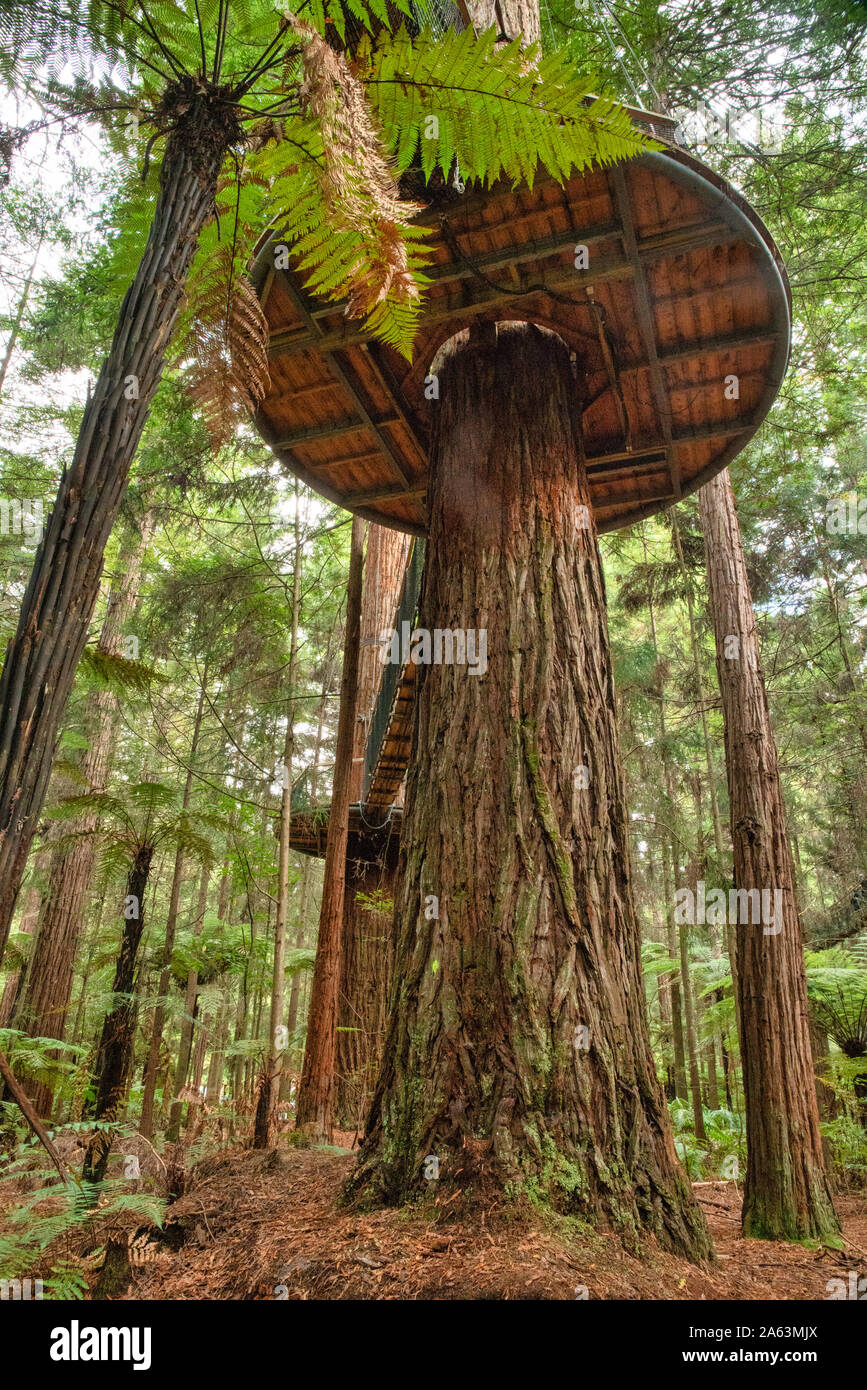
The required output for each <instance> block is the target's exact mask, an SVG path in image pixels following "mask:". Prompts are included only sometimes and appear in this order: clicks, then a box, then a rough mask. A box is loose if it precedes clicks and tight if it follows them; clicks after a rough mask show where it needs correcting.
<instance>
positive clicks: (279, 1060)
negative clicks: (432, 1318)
mask: <svg viewBox="0 0 867 1390" xmlns="http://www.w3.org/2000/svg"><path fill="white" fill-rule="evenodd" d="M300 507H301V490H300V488H299V486H298V483H297V481H296V483H295V564H294V570H293V575H292V616H291V632H292V636H291V640H290V644H289V671H288V686H289V697H288V701H287V706H286V741H285V743H284V745H283V780H284V785H283V796H282V798H281V802H280V854H279V862H278V880H277V920H276V923H275V925H274V979H273V981H272V985H271V1017H270V1029H269V1034H268V1062H267V1072H266V1076H265V1081H264V1084H263V1086H262V1089H261V1091H260V1093H259V1104H258V1106H257V1108H256V1119H255V1123H254V1126H253V1148H254V1149H266V1148H267V1147H268V1145H269V1144H272V1143H273V1142H274V1140H275V1138H276V1134H277V1103H278V1100H279V1098H280V1073H281V1071H282V1068H283V1056H284V1053H285V1051H286V1044H287V1041H288V1029H287V1028H286V1026H285V1024H284V1022H283V1019H284V1017H285V1002H286V922H287V920H288V918H289V852H290V850H291V847H292V761H293V756H294V753H295V694H296V690H295V687H296V684H297V675H298V670H297V668H298V626H299V623H300V621H301V572H302V567H303V550H302V544H301V540H302V537H301V514H300Z"/></svg>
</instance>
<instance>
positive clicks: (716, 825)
mask: <svg viewBox="0 0 867 1390" xmlns="http://www.w3.org/2000/svg"><path fill="white" fill-rule="evenodd" d="M670 515H671V536H672V541H673V543H674V553H675V555H676V556H677V562H678V566H679V568H680V576H681V579H682V581H683V589H684V594H685V595H686V608H687V613H688V615H689V646H690V652H691V654H692V669H693V674H694V676H695V685H696V691H697V694H698V709H699V715H700V717H701V733H702V742H703V744H704V762H705V769H706V771H707V791H708V796H709V797H710V813H711V822H712V824H713V843H714V849H715V850H716V855H717V860H718V861H719V863H723V860H724V855H725V848H724V846H723V834H722V822H721V820H720V814H719V802H718V800H717V794H716V776H715V774H714V767H713V755H712V753H711V746H710V733H709V732H708V727H707V710H706V708H705V694H704V674H703V672H702V669H701V654H700V652H699V646H698V630H697V625H696V620H695V605H694V603H693V601H692V585H691V583H690V577H689V573H688V571H687V568H686V562H685V561H684V558H683V546H682V545H681V541H680V527H679V525H678V521H677V512H676V509H675V508H672V510H671V513H670Z"/></svg>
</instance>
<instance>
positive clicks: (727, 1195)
mask: <svg viewBox="0 0 867 1390" xmlns="http://www.w3.org/2000/svg"><path fill="white" fill-rule="evenodd" d="M348 1138H349V1136H347V1139H348ZM353 1163H354V1156H353V1155H352V1154H351V1153H350V1152H348V1151H346V1150H344V1151H340V1150H304V1149H294V1148H290V1147H288V1146H287V1147H286V1148H282V1147H281V1148H280V1149H278V1150H276V1151H272V1152H270V1153H263V1152H252V1151H249V1150H235V1151H230V1152H225V1153H221V1154H219V1155H215V1156H214V1157H212V1158H209V1159H206V1160H204V1161H202V1162H201V1163H200V1164H198V1166H197V1167H196V1168H195V1169H193V1170H192V1172H191V1173H190V1175H189V1177H188V1179H187V1188H186V1191H185V1193H184V1195H183V1196H182V1197H180V1198H179V1199H178V1200H176V1201H175V1202H174V1203H173V1204H172V1205H171V1206H170V1207H169V1209H168V1212H167V1215H166V1227H165V1229H166V1234H167V1235H168V1236H169V1237H173V1238H172V1241H171V1243H172V1245H175V1246H177V1247H178V1248H175V1249H171V1248H168V1245H167V1243H164V1242H163V1241H160V1242H158V1243H154V1244H151V1243H148V1244H147V1245H146V1247H145V1249H144V1251H143V1252H142V1253H141V1254H140V1256H139V1258H140V1259H143V1260H144V1262H143V1263H139V1264H137V1265H136V1267H135V1268H134V1269H133V1270H132V1282H131V1284H130V1286H129V1290H128V1292H127V1294H126V1297H128V1298H130V1299H185V1300H186V1299H193V1300H197V1299H274V1298H289V1299H575V1298H576V1296H582V1295H581V1294H576V1290H579V1289H580V1287H581V1286H584V1287H585V1288H586V1289H587V1295H586V1296H588V1297H589V1298H593V1299H827V1298H828V1296H829V1295H828V1290H827V1284H828V1281H829V1280H830V1279H833V1278H842V1279H843V1280H848V1272H849V1270H851V1269H856V1270H858V1272H859V1274H860V1275H863V1274H867V1192H863V1191H862V1192H857V1193H852V1194H848V1195H841V1196H840V1197H839V1199H838V1211H839V1212H840V1215H841V1218H842V1220H843V1222H844V1228H845V1238H846V1242H847V1244H846V1250H845V1253H844V1252H838V1251H830V1250H818V1249H808V1248H805V1247H803V1246H800V1245H777V1244H771V1243H769V1242H765V1241H758V1240H744V1239H743V1238H742V1236H741V1235H740V1194H739V1192H738V1191H737V1190H736V1189H735V1185H734V1184H733V1183H731V1182H719V1183H701V1184H696V1187H695V1192H696V1196H697V1198H698V1200H699V1201H700V1202H701V1205H702V1207H703V1208H704V1211H705V1213H706V1215H707V1219H708V1222H709V1225H710V1228H711V1231H712V1234H713V1238H714V1242H715V1244H716V1250H717V1255H718V1257H719V1263H718V1264H717V1265H715V1266H714V1267H712V1268H701V1267H699V1266H696V1265H693V1264H689V1263H688V1262H687V1261H686V1260H683V1259H679V1258H676V1257H673V1256H671V1255H668V1254H666V1253H664V1252H663V1251H661V1250H659V1249H658V1248H657V1247H656V1246H655V1244H652V1246H651V1248H650V1249H649V1250H647V1251H646V1253H645V1254H644V1255H643V1257H641V1258H638V1257H635V1256H632V1255H628V1254H625V1253H624V1251H623V1247H622V1246H621V1244H620V1242H619V1241H618V1240H617V1239H616V1238H615V1237H614V1236H613V1235H611V1236H609V1235H603V1234H598V1233H588V1232H587V1231H586V1230H585V1229H583V1228H582V1227H580V1226H578V1224H577V1223H575V1222H570V1221H567V1220H558V1219H557V1218H553V1219H546V1218H545V1217H543V1216H542V1215H540V1216H539V1217H538V1219H536V1217H535V1214H533V1215H531V1216H529V1217H527V1216H522V1217H517V1216H515V1215H514V1213H510V1214H507V1213H506V1212H505V1211H500V1212H497V1211H494V1210H492V1211H491V1212H489V1213H486V1214H484V1215H483V1216H480V1217H479V1218H477V1219H475V1220H474V1222H473V1224H472V1225H461V1224H460V1223H459V1222H456V1221H454V1220H453V1219H451V1220H450V1219H449V1218H448V1215H447V1214H446V1213H443V1214H441V1215H437V1216H435V1217H433V1218H432V1216H431V1210H430V1209H428V1210H427V1211H425V1212H424V1213H422V1211H421V1210H419V1209H416V1210H393V1209H392V1210H380V1211H375V1212H365V1213H363V1214H359V1213H358V1212H357V1211H351V1210H347V1209H345V1208H343V1207H341V1206H340V1205H339V1196H340V1189H341V1185H342V1182H343V1180H344V1179H345V1177H346V1175H347V1174H348V1172H349V1171H350V1170H351V1168H352V1166H353ZM181 1240H182V1242H183V1243H179V1242H180V1241H181Z"/></svg>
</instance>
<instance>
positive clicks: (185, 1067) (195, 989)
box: [166, 866, 210, 1144]
mask: <svg viewBox="0 0 867 1390" xmlns="http://www.w3.org/2000/svg"><path fill="white" fill-rule="evenodd" d="M209 878H210V870H209V869H208V868H207V866H205V867H203V868H202V876H201V879H200V880H199V901H198V903H197V904H196V918H195V921H194V922H193V937H194V938H195V939H196V940H198V938H199V937H200V936H201V934H202V924H203V923H204V920H205V909H206V908H207V905H208V879H209ZM198 996H199V972H198V970H196V969H190V970H189V971H188V972H187V988H186V993H185V995H184V1017H183V1022H182V1023H181V1041H180V1046H179V1048H178V1065H177V1068H176V1070H175V1085H174V1096H173V1098H172V1108H171V1112H170V1114H169V1124H168V1128H167V1130H166V1143H167V1144H176V1143H177V1142H178V1138H179V1136H180V1132H181V1116H182V1115H183V1110H184V1100H183V1090H184V1087H185V1086H186V1084H187V1074H188V1072H189V1069H190V1057H191V1055H192V1050H193V1031H194V1028H195V1023H194V1020H195V1017H196V1012H197V1008H198Z"/></svg>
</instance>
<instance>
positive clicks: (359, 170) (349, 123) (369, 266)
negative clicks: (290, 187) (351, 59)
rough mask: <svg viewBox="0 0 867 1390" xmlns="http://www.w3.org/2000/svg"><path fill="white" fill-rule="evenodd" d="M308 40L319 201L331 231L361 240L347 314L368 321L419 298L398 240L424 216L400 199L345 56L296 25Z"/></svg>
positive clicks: (305, 103) (306, 95)
mask: <svg viewBox="0 0 867 1390" xmlns="http://www.w3.org/2000/svg"><path fill="white" fill-rule="evenodd" d="M296 27H297V28H298V30H299V32H300V33H302V34H303V36H304V38H305V39H306V42H305V45H304V48H303V49H302V53H301V62H302V67H303V72H304V80H303V82H302V84H301V88H300V97H301V104H302V109H303V110H304V112H305V114H306V115H308V116H312V117H314V118H316V119H317V120H318V122H319V125H320V128H321V131H322V141H323V145H324V148H325V157H324V163H323V168H322V171H321V173H320V176H319V177H320V182H321V186H322V192H323V197H324V199H325V204H326V206H327V207H328V208H329V209H330V210H331V211H332V214H333V217H334V222H335V226H336V228H338V229H339V228H340V227H345V228H347V229H349V230H351V231H354V232H358V233H360V234H361V235H362V236H363V237H364V240H365V242H366V243H367V245H368V255H367V257H366V259H365V263H364V264H363V265H362V264H361V263H359V266H358V271H357V274H356V275H354V276H352V277H350V280H349V284H348V289H349V303H348V306H347V311H346V312H347V314H349V315H351V316H353V317H355V316H358V315H362V314H367V313H369V312H370V310H371V309H373V307H374V306H375V305H376V304H378V303H380V302H381V301H382V300H383V299H385V298H386V297H387V296H390V297H391V298H392V299H397V300H401V299H402V300H406V301H408V300H410V299H413V298H417V297H418V287H417V286H416V284H415V281H414V279H413V276H412V273H411V272H410V270H409V266H408V262H407V252H406V245H405V243H404V239H403V237H402V235H401V231H400V228H401V225H405V224H406V223H407V222H409V220H410V219H411V218H412V217H413V216H414V215H415V214H416V213H417V212H419V211H421V208H420V206H419V204H417V203H410V202H406V201H405V200H404V199H403V198H402V197H401V195H400V189H399V187H398V182H397V177H396V174H395V170H394V166H393V163H392V161H391V160H390V159H389V157H388V155H387V153H386V151H385V149H384V146H383V142H382V137H381V135H380V132H379V130H378V129H377V127H376V123H375V121H374V119H373V115H372V112H371V110H370V107H369V105H368V102H367V98H366V96H365V94H364V88H363V87H362V85H361V83H360V82H359V80H358V78H357V77H356V76H355V75H354V73H353V72H352V70H351V68H350V66H349V64H348V62H347V61H346V58H345V57H344V55H343V54H342V53H336V52H335V51H334V49H333V48H330V47H329V45H328V44H327V43H326V42H325V40H324V39H323V38H321V37H320V36H319V35H318V34H316V33H315V32H314V31H313V30H312V29H309V28H307V27H306V26H303V25H301V24H298V23H297V21H296Z"/></svg>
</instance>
